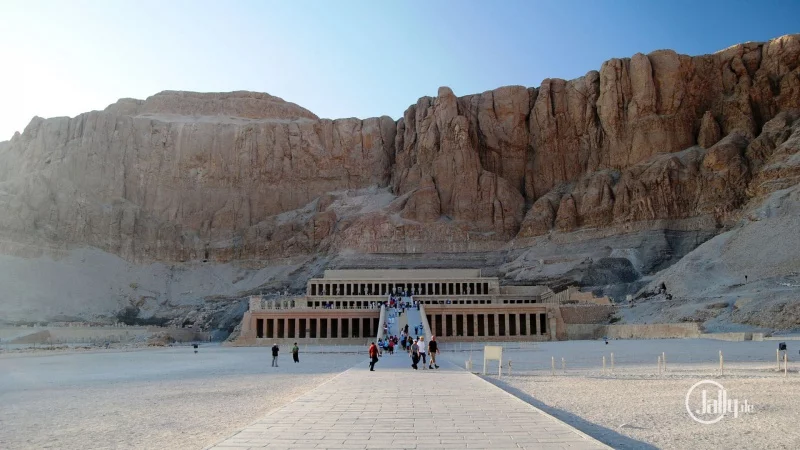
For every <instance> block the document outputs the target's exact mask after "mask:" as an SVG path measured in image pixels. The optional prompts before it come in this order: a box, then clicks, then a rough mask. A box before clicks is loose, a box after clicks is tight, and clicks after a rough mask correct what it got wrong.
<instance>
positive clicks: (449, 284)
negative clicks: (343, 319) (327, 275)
mask: <svg viewBox="0 0 800 450" xmlns="http://www.w3.org/2000/svg"><path fill="white" fill-rule="evenodd" d="M490 290H491V289H490V283H489V282H487V281H478V280H474V281H403V282H380V281H338V280H336V281H335V280H331V281H328V280H324V279H322V280H320V279H317V280H312V281H310V282H309V284H308V294H309V295H312V296H345V295H346V296H353V295H388V294H392V293H398V292H403V291H406V292H408V293H409V294H411V295H489V294H492V292H490Z"/></svg>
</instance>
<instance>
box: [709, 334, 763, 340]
mask: <svg viewBox="0 0 800 450" xmlns="http://www.w3.org/2000/svg"><path fill="white" fill-rule="evenodd" d="M700 337H701V338H703V339H716V340H718V341H732V342H741V341H751V340H753V333H703V334H701V335H700ZM762 340H763V339H762Z"/></svg>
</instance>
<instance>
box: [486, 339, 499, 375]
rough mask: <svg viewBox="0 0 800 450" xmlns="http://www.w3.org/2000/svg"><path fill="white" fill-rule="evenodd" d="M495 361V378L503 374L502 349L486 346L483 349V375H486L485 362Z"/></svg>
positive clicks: (495, 346)
mask: <svg viewBox="0 0 800 450" xmlns="http://www.w3.org/2000/svg"><path fill="white" fill-rule="evenodd" d="M487 361H497V376H498V377H499V376H501V375H502V372H503V347H500V346H497V345H486V346H484V347H483V374H484V375H486V362H487Z"/></svg>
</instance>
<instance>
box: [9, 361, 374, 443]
mask: <svg viewBox="0 0 800 450" xmlns="http://www.w3.org/2000/svg"><path fill="white" fill-rule="evenodd" d="M268 354H269V348H221V347H206V348H201V349H200V352H199V353H198V354H194V353H193V352H192V350H190V349H187V348H170V349H158V350H141V351H131V352H97V353H83V354H69V355H49V356H41V355H6V356H3V357H0V448H9V449H18V448H46V447H50V448H60V449H85V448H118V449H127V448H202V447H204V446H207V445H211V444H213V443H215V442H217V441H219V440H221V439H223V438H225V437H227V436H229V435H231V434H232V433H234V432H236V431H237V430H238V429H240V428H243V427H244V426H246V425H248V424H250V423H252V422H253V421H254V420H256V419H257V418H259V417H261V416H263V415H264V414H265V413H267V412H268V411H270V410H272V409H275V408H277V407H280V406H282V405H284V404H286V403H288V402H289V401H291V400H293V399H295V398H297V397H298V396H300V395H302V394H303V393H305V392H307V391H309V390H311V389H313V388H314V387H316V386H317V385H319V384H320V383H322V382H324V381H326V380H328V379H330V378H331V377H333V376H335V375H336V374H338V373H340V372H342V371H343V370H346V369H348V368H350V367H352V366H353V365H354V364H356V363H357V362H359V361H362V360H363V361H366V356H364V355H355V354H337V355H332V354H325V355H321V354H303V353H301V355H300V361H301V362H300V364H292V363H291V356H290V355H289V352H288V348H283V349H282V354H281V360H280V364H281V365H280V367H278V368H277V369H275V368H271V367H270V361H271V357H269V356H268Z"/></svg>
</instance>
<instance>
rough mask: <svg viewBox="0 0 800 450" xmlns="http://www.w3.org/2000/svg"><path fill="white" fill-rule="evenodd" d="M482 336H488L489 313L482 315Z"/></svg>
mask: <svg viewBox="0 0 800 450" xmlns="http://www.w3.org/2000/svg"><path fill="white" fill-rule="evenodd" d="M483 336H484V337H486V336H489V314H484V315H483Z"/></svg>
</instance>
